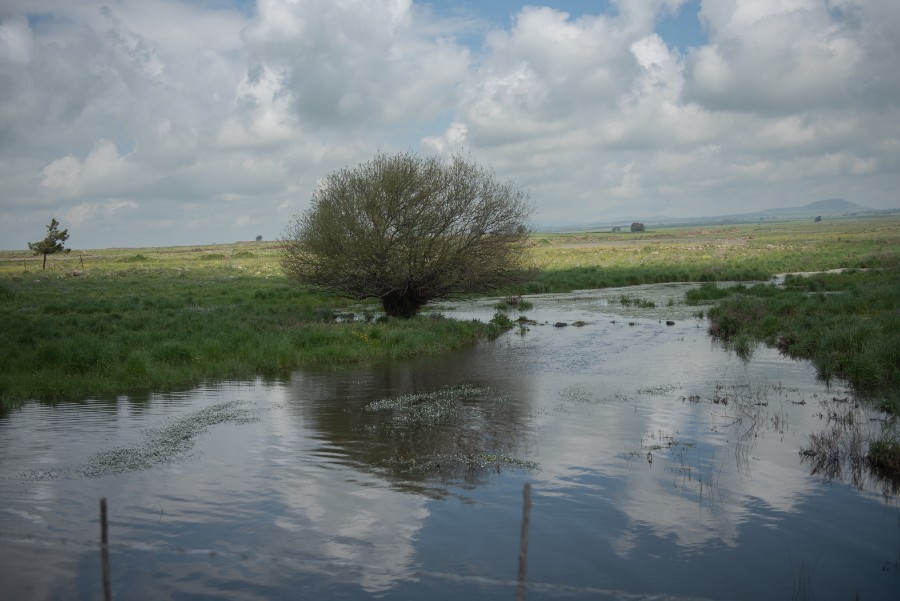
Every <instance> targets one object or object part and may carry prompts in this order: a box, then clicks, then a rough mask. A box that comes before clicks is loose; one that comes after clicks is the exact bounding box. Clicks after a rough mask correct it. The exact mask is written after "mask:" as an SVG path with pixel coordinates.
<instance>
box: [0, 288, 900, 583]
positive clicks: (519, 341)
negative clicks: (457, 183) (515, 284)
mask: <svg viewBox="0 0 900 601" xmlns="http://www.w3.org/2000/svg"><path fill="white" fill-rule="evenodd" d="M687 287H689V285H666V286H642V287H631V288H628V289H620V290H603V291H591V292H584V293H573V294H569V295H547V296H540V297H530V298H528V299H526V300H527V301H528V302H530V303H531V304H532V306H531V307H530V308H528V309H526V310H524V311H522V312H521V313H522V314H523V315H525V316H527V317H528V320H527V321H523V322H522V323H521V325H519V326H517V327H515V328H514V329H513V330H512V331H511V332H510V333H508V334H506V335H504V336H503V337H501V338H499V339H498V340H495V341H493V342H489V343H483V344H480V345H478V346H477V347H475V348H472V349H468V350H466V351H462V352H458V353H454V354H450V355H445V356H442V357H440V358H436V359H427V360H419V361H408V362H393V363H387V364H380V365H369V366H347V367H330V368H321V369H306V370H301V371H298V372H295V373H294V374H292V375H291V376H290V377H289V378H285V379H284V380H277V381H264V380H258V381H254V382H232V383H211V384H209V385H207V386H204V387H200V388H198V389H196V390H192V391H188V392H185V393H183V394H177V395H151V396H149V397H146V398H124V397H123V398H120V399H118V400H88V401H85V402H84V403H81V404H68V405H60V406H58V407H44V406H40V405H36V404H30V405H26V406H25V407H24V408H23V409H21V410H19V411H16V412H14V413H12V414H10V415H8V416H6V417H4V418H0V566H2V567H0V579H2V581H3V590H4V596H5V598H10V599H100V598H102V594H103V593H102V581H101V566H100V549H99V544H98V542H99V532H100V528H99V511H98V504H99V499H100V498H101V497H105V498H106V499H107V500H108V505H109V516H110V561H111V573H112V587H113V595H114V597H115V598H121V599H176V598H216V599H298V598H341V599H366V598H372V597H378V598H386V599H427V598H441V599H470V598H475V599H495V598H505V599H513V598H515V593H516V585H517V583H516V574H517V569H518V552H519V535H520V525H521V520H522V490H523V486H524V484H525V483H530V484H531V485H532V487H533V488H532V507H531V516H530V517H531V519H530V531H529V534H530V536H529V548H528V573H527V576H528V587H527V589H526V598H529V599H557V598H559V599H564V598H590V599H629V600H630V599H651V598H652V599H788V598H790V599H854V598H859V599H871V600H878V599H896V598H898V597H900V510H898V500H897V496H896V493H895V492H894V491H892V490H891V489H890V487H889V486H888V485H886V484H884V483H883V482H880V481H878V480H877V479H874V478H873V477H872V476H871V475H870V474H869V473H868V471H867V470H866V469H865V465H864V462H863V461H862V456H863V455H864V453H865V439H866V436H867V435H868V434H869V433H870V432H878V431H879V430H880V428H881V427H882V425H883V424H882V416H881V415H879V414H877V413H871V412H869V411H867V410H866V409H865V407H863V406H860V404H859V403H858V402H857V400H856V399H855V398H854V397H853V395H852V394H851V393H850V392H849V391H848V390H846V389H845V388H843V387H842V386H840V383H836V384H834V383H833V386H832V387H831V388H827V387H826V386H825V385H824V384H822V383H821V382H818V381H817V380H816V378H815V373H814V371H813V369H812V367H811V366H810V365H809V364H808V363H805V362H797V361H791V360H788V359H785V358H783V357H781V356H780V355H779V354H778V352H777V351H775V350H772V349H767V348H762V347H760V348H757V349H755V351H754V353H753V355H752V357H750V359H749V360H747V361H745V360H742V359H741V358H739V357H737V356H736V355H735V354H734V353H733V352H730V351H729V350H728V349H725V348H722V347H721V346H720V345H718V344H716V343H715V342H713V341H712V340H711V339H710V337H709V336H708V334H707V332H706V322H705V321H703V320H701V319H698V318H697V317H695V315H694V314H695V312H696V310H697V309H696V308H695V307H687V306H684V305H683V304H682V299H683V296H684V291H685V290H686V289H687ZM496 302H497V301H496V300H493V301H479V302H476V303H458V304H448V305H445V306H442V307H438V308H437V309H436V310H437V311H440V312H442V313H443V314H445V315H452V316H456V317H458V318H461V319H470V318H479V319H483V320H487V319H490V318H491V317H492V316H493V314H494V312H495V310H496V309H495V308H494V305H495V304H496ZM519 314H520V312H519V311H511V312H510V313H509V316H510V318H512V319H516V318H517V317H519ZM667 322H674V323H671V324H668V323H667Z"/></svg>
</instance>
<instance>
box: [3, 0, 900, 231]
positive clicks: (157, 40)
mask: <svg viewBox="0 0 900 601" xmlns="http://www.w3.org/2000/svg"><path fill="white" fill-rule="evenodd" d="M897 31H900V3H898V2H896V0H717V1H708V0H607V1H603V0H598V1H589V0H566V1H563V0H560V1H556V2H549V1H548V2H540V1H537V2H535V3H526V2H518V1H514V0H491V1H486V0H458V1H450V0H430V1H429V0H292V1H289V0H257V1H255V2H254V1H252V0H139V1H132V0H105V1H98V2H94V1H92V0H79V1H77V2H72V1H71V0H4V2H3V3H2V4H0V248H3V249H24V248H26V247H27V242H28V241H36V240H40V239H42V238H43V237H44V235H45V233H46V225H47V224H48V223H49V221H50V219H51V218H56V219H57V220H59V222H60V224H61V227H63V228H67V229H68V230H69V233H70V239H69V243H68V245H69V246H70V247H72V248H106V247H144V246H167V245H193V244H198V245H199V244H211V243H222V242H234V241H237V240H252V239H254V238H255V237H256V236H257V235H261V236H263V238H264V239H266V240H272V239H274V238H277V237H278V236H279V235H281V233H282V232H283V231H284V228H285V226H286V225H287V224H288V223H289V222H290V220H291V219H292V218H293V217H294V216H295V215H297V214H299V213H302V212H303V211H304V210H306V209H307V208H308V207H309V201H310V198H311V196H312V194H313V192H314V190H315V188H316V185H317V182H319V181H321V179H322V178H323V177H324V176H325V175H327V174H328V173H331V172H333V171H336V170H338V169H341V168H343V167H352V166H354V165H357V164H359V163H361V162H364V161H367V160H369V159H370V158H372V156H374V155H375V154H376V153H377V152H399V151H412V152H416V153H420V154H423V155H439V156H449V155H450V154H452V153H463V154H466V155H467V156H469V157H470V158H472V159H473V160H475V161H477V162H478V163H480V164H482V165H484V166H487V167H489V168H491V169H493V170H494V172H495V173H496V175H497V176H498V177H499V178H500V179H501V180H504V181H506V180H508V181H512V182H514V183H516V184H517V185H519V186H521V187H522V188H524V189H525V190H527V191H528V192H529V194H530V197H531V200H532V202H533V203H534V205H535V207H536V209H535V213H534V216H533V225H534V226H535V227H537V228H542V227H559V226H570V225H579V224H589V223H609V222H612V221H622V222H623V223H630V221H632V220H640V219H648V218H654V217H693V216H704V215H726V214H735V213H744V212H751V211H756V210H761V209H766V208H776V207H783V206H798V205H803V204H807V203H809V202H813V201H815V200H821V199H826V198H846V199H848V200H851V201H853V202H856V203H859V204H862V205H865V206H868V207H872V208H876V209H889V208H896V207H898V206H900V192H898V191H900V42H898V39H900V38H898V36H897V35H896V32H897Z"/></svg>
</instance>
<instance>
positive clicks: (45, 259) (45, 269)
mask: <svg viewBox="0 0 900 601" xmlns="http://www.w3.org/2000/svg"><path fill="white" fill-rule="evenodd" d="M41 271H47V253H44V266H43V267H41Z"/></svg>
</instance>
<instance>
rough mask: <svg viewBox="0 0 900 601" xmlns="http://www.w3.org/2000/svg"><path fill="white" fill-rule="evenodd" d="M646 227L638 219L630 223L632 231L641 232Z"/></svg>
mask: <svg viewBox="0 0 900 601" xmlns="http://www.w3.org/2000/svg"><path fill="white" fill-rule="evenodd" d="M646 229H647V228H646V227H645V226H644V224H643V223H641V222H639V221H635V222H634V223H632V224H631V231H632V232H643V231H644V230H646Z"/></svg>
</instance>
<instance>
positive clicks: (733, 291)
mask: <svg viewBox="0 0 900 601" xmlns="http://www.w3.org/2000/svg"><path fill="white" fill-rule="evenodd" d="M717 295H725V296H724V297H723V298H720V300H718V304H717V305H716V306H714V307H712V308H711V309H709V311H708V316H709V319H710V333H712V334H713V335H715V336H718V337H720V338H722V339H725V340H728V341H731V342H732V343H733V344H734V345H735V348H736V349H737V350H738V352H740V353H745V354H746V353H748V352H750V351H751V350H752V344H753V343H755V342H764V343H766V344H768V345H771V346H775V347H777V348H779V349H781V351H782V352H784V353H785V354H787V355H789V356H791V357H798V358H804V359H811V360H812V361H813V363H814V365H815V366H816V370H817V372H818V374H819V376H820V377H821V378H822V379H824V380H825V381H830V380H831V379H832V378H835V377H839V378H843V379H845V380H847V382H849V384H850V385H851V386H852V387H853V388H854V389H855V390H857V391H859V392H860V393H862V394H864V395H868V396H872V397H875V398H877V399H878V401H879V402H880V403H881V405H882V406H883V408H884V409H886V410H887V411H889V412H891V413H893V414H900V267H898V266H893V267H891V268H885V269H877V270H871V271H852V272H846V273H841V274H837V273H834V274H820V275H816V276H812V277H788V278H787V279H786V280H785V286H784V288H779V287H776V286H774V285H763V284H760V285H756V286H752V287H744V286H735V287H731V288H722V289H720V290H719V291H718V292H717V293H716V295H713V294H711V291H710V290H707V289H704V288H701V290H700V292H699V293H698V294H696V295H695V296H697V297H699V296H703V297H707V298H709V297H713V296H717ZM688 302H692V297H691V295H689V297H688Z"/></svg>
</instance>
